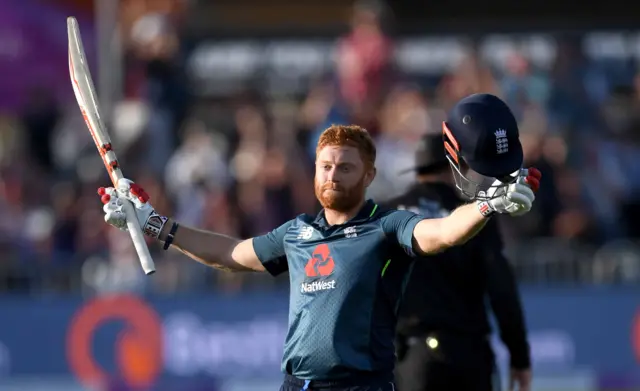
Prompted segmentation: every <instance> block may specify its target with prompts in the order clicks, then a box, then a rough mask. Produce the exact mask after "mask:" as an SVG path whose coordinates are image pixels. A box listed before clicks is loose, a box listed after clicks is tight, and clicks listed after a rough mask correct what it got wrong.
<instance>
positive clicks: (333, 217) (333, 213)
mask: <svg viewBox="0 0 640 391" xmlns="http://www.w3.org/2000/svg"><path fill="white" fill-rule="evenodd" d="M364 203H365V200H362V201H360V203H358V205H356V206H355V207H353V208H352V209H350V210H348V211H345V212H338V211H337V210H333V209H326V208H325V210H324V218H325V219H326V220H327V223H328V224H329V225H339V224H344V223H346V222H347V221H349V220H351V219H352V218H354V217H355V216H356V215H357V214H358V212H359V211H360V209H362V206H363V205H364Z"/></svg>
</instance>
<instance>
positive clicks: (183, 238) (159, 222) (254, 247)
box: [98, 179, 291, 275]
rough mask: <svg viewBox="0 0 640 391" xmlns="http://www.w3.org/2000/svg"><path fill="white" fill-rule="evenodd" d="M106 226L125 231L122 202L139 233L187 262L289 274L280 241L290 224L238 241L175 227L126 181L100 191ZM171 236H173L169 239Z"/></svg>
mask: <svg viewBox="0 0 640 391" xmlns="http://www.w3.org/2000/svg"><path fill="white" fill-rule="evenodd" d="M98 193H99V194H100V195H101V196H102V202H103V203H104V204H105V205H104V208H103V209H104V212H105V216H104V219H105V221H106V222H107V223H109V224H111V225H113V226H115V227H116V228H119V229H121V230H124V231H126V230H127V219H128V218H133V217H132V216H127V215H126V214H125V213H124V212H123V209H122V206H123V199H126V200H129V201H131V202H132V203H133V204H134V206H135V208H134V209H135V212H136V216H135V217H136V218H137V219H138V222H139V223H140V227H141V228H142V231H143V232H144V233H145V234H146V235H147V236H150V237H152V238H154V239H158V240H160V241H161V242H163V243H165V245H166V243H168V239H169V243H170V245H171V246H173V247H174V248H177V249H178V250H180V251H181V252H183V253H184V254H186V255H187V256H189V257H190V258H192V259H194V260H196V261H198V262H200V263H202V264H204V265H207V266H211V267H215V268H218V269H221V270H226V271H232V272H248V271H257V272H264V271H268V272H269V273H271V274H273V275H276V274H279V273H282V272H284V271H286V270H288V264H287V261H286V256H285V253H284V245H283V238H284V234H285V233H286V231H287V229H288V228H289V226H290V225H291V222H288V223H285V224H284V225H282V226H280V227H278V228H276V229H275V230H273V231H271V232H269V233H268V234H266V235H262V236H257V237H255V238H251V239H246V240H241V239H237V238H233V237H230V236H227V235H223V234H219V233H215V232H210V231H204V230H200V229H196V228H191V227H187V226H182V225H179V224H176V222H175V221H174V220H173V219H170V218H167V217H165V216H161V215H159V214H158V213H156V211H155V210H154V209H153V207H152V206H151V204H150V203H149V196H148V195H147V194H146V192H145V191H144V190H143V189H142V188H140V186H138V185H136V184H135V183H133V182H131V181H130V180H128V179H121V180H120V181H119V182H118V189H117V190H116V189H114V188H112V187H110V188H106V189H105V188H100V189H99V190H98ZM171 236H173V237H172V238H171Z"/></svg>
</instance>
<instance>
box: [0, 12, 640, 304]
mask: <svg viewBox="0 0 640 391" xmlns="http://www.w3.org/2000/svg"><path fill="white" fill-rule="evenodd" d="M381 12H382V11H381V10H380V9H378V8H376V7H371V6H366V7H359V8H358V7H357V8H356V10H355V12H354V15H353V20H352V24H351V28H350V31H349V32H348V33H347V34H345V35H344V36H342V37H341V38H339V42H338V51H337V55H336V62H335V67H334V69H333V71H332V72H331V73H330V74H327V75H319V77H318V78H317V79H316V80H314V81H313V82H312V83H310V85H309V87H308V93H307V94H306V95H305V96H302V97H297V96H291V97H278V98H274V97H271V96H265V95H264V94H262V93H261V91H260V90H254V89H250V88H248V89H246V90H245V91H243V92H241V93H237V94H234V95H232V96H228V97H226V98H224V99H210V100H204V99H199V98H196V97H195V96H193V94H192V93H191V91H190V89H189V83H188V80H187V75H186V73H185V69H184V66H183V65H184V64H183V62H184V55H183V53H184V52H183V50H182V47H181V39H180V36H179V34H178V31H179V29H178V28H177V23H179V20H176V18H172V17H171V14H161V13H148V14H144V15H140V16H139V17H138V18H136V19H135V20H133V21H131V23H128V24H127V26H128V27H127V31H126V32H127V33H126V34H125V37H127V39H126V40H125V43H126V49H127V50H126V57H125V60H126V84H125V85H126V88H125V97H124V99H123V100H122V101H120V102H117V104H116V105H115V107H114V113H113V115H112V116H111V117H109V118H107V122H108V124H109V127H110V131H111V133H112V138H113V141H114V146H115V148H116V152H117V153H118V155H119V156H120V160H121V162H122V166H123V168H124V172H125V175H127V176H128V177H130V178H132V179H134V180H135V181H137V182H138V183H139V184H141V185H142V186H143V187H144V188H145V189H146V190H147V192H148V193H149V194H150V196H151V200H152V204H153V205H154V207H155V208H156V209H157V210H158V211H159V212H160V213H163V214H167V215H171V216H175V217H176V218H177V219H178V220H179V221H181V222H183V224H187V225H192V226H198V227H201V228H204V229H210V230H214V231H218V232H222V233H226V234H229V235H234V236H240V237H250V236H253V235H258V234H262V233H265V232H267V231H268V230H270V229H271V228H273V227H275V226H277V225H279V224H281V223H284V222H285V221H287V220H288V219H290V218H292V217H293V216H295V215H296V214H299V213H316V212H317V211H318V208H319V205H318V204H317V202H316V200H315V197H314V194H313V186H312V183H313V174H314V165H313V161H314V155H315V142H316V140H317V138H318V135H319V133H320V132H321V131H322V130H323V129H324V128H326V127H327V126H328V125H330V124H333V123H356V124H360V125H362V126H365V127H366V128H367V129H368V130H369V131H370V132H371V133H372V135H373V136H374V137H375V139H376V142H377V147H378V160H377V167H378V177H377V178H376V180H375V182H374V183H373V185H372V186H371V188H370V189H369V192H370V194H369V196H370V197H372V198H374V199H375V200H378V201H383V200H384V199H386V198H389V197H392V196H395V195H397V194H399V193H401V192H403V191H404V190H405V189H406V188H407V186H409V185H411V183H412V181H413V180H414V178H413V177H412V174H406V175H399V174H398V172H399V171H401V170H403V169H406V168H408V167H411V165H412V159H413V148H414V146H415V145H416V141H417V140H418V139H419V137H420V136H421V135H422V134H424V133H427V132H440V131H441V125H440V124H441V121H442V120H443V119H444V115H445V113H446V110H447V109H448V108H449V107H450V106H451V105H452V104H453V102H455V101H456V100H458V99H460V98H462V97H464V96H466V95H468V94H471V93H474V92H489V93H494V94H496V95H498V96H501V97H502V98H503V99H505V100H506V101H507V102H508V103H509V104H510V106H511V107H512V109H513V111H514V113H515V114H516V115H517V117H518V119H519V121H520V132H521V140H522V143H523V145H524V149H525V158H526V164H527V165H533V166H536V167H538V168H539V169H540V170H541V171H542V172H543V175H544V176H543V183H542V186H541V190H540V193H539V194H538V196H537V201H536V204H535V206H534V209H533V210H532V212H531V213H530V214H528V215H527V216H525V217H522V218H518V219H504V220H503V222H502V223H503V224H502V226H503V228H504V232H505V238H506V239H505V240H506V242H507V243H508V245H509V249H510V251H511V253H512V260H513V262H514V264H515V265H516V266H518V265H520V266H522V267H521V268H519V269H517V270H518V271H519V276H520V277H521V279H522V280H529V281H543V282H544V281H548V280H549V279H553V278H557V279H563V278H564V279H574V280H577V279H580V278H581V276H582V277H583V279H584V278H586V276H591V277H593V276H594V275H596V274H597V275H599V276H605V275H606V276H609V277H610V278H609V279H608V280H607V281H624V280H630V279H633V278H636V279H637V278H638V267H639V266H638V265H640V262H639V261H638V256H637V254H638V251H636V250H635V247H634V245H633V243H634V241H635V240H636V239H637V238H638V237H639V236H640V228H638V225H637V224H635V221H636V220H637V217H638V216H637V215H638V214H640V208H639V206H640V205H639V204H640V153H639V152H640V117H639V116H638V113H640V110H639V109H640V76H638V75H640V74H638V75H636V73H635V68H634V65H631V66H629V64H603V63H594V62H592V61H589V60H588V59H587V58H586V57H585V56H584V55H583V54H582V52H581V50H580V47H579V46H577V45H576V44H575V43H574V42H571V41H570V40H568V41H566V42H560V44H561V47H560V50H558V55H557V58H556V59H555V63H554V65H553V66H552V68H551V69H550V70H541V69H536V68H535V67H534V66H533V65H532V64H531V63H530V62H529V61H528V60H527V59H526V58H525V57H524V56H521V55H520V54H519V53H517V52H514V53H512V54H511V55H510V56H509V57H508V59H507V60H506V63H505V64H504V67H502V68H501V69H500V70H497V69H493V68H491V67H489V66H487V65H486V64H484V63H483V61H482V59H481V58H479V56H478V55H477V54H476V53H475V52H474V50H473V47H470V50H469V52H468V55H467V57H466V58H465V59H464V60H463V61H461V62H460V63H459V65H458V66H456V67H454V69H453V70H452V71H450V72H446V73H444V74H442V75H441V77H439V78H438V80H437V81H436V82H435V83H432V84H430V85H425V84H421V83H418V82H417V81H415V80H411V78H409V77H407V76H406V75H403V74H402V72H400V71H399V69H398V68H397V67H396V66H394V61H393V49H394V40H393V38H391V37H390V36H389V35H387V33H386V32H385V30H384V29H383V28H382V26H381V22H380V15H381ZM2 121H3V123H0V140H1V141H0V209H1V210H2V212H3V215H4V216H5V218H4V219H2V220H0V224H1V225H0V230H1V232H2V235H1V236H0V246H1V248H2V254H3V255H2V262H0V290H4V291H16V292H26V291H28V292H33V293H36V294H37V293H40V292H48V293H50V292H67V291H70V290H74V291H89V292H93V291H107V290H112V289H131V290H145V291H152V292H156V293H169V294H176V293H180V292H189V291H193V290H201V289H215V290H219V291H225V292H229V293H233V292H236V291H239V290H246V289H267V288H268V289H279V288H281V287H283V286H286V283H287V280H286V277H285V278H284V279H281V278H279V279H272V278H271V277H268V276H256V275H249V274H247V275H241V274H230V273H222V272H218V271H215V270H207V269H206V268H205V267H204V266H201V265H199V264H196V263H195V262H192V261H190V260H188V259H187V258H186V257H185V256H184V255H182V254H180V253H178V252H177V251H173V250H170V251H163V250H161V249H160V248H159V246H158V245H157V244H155V243H151V242H150V243H149V244H150V246H151V248H152V249H153V255H154V259H155V260H156V263H157V269H158V270H159V272H158V273H156V274H155V275H154V277H153V278H147V277H145V276H144V275H143V274H142V272H141V271H140V266H139V264H138V261H137V257H136V254H135V251H134V250H133V247H132V245H131V243H130V239H129V238H128V235H127V234H126V233H123V232H120V231H118V230H116V229H114V228H111V227H108V226H107V225H106V224H105V223H104V222H103V216H102V210H101V206H102V205H101V203H100V200H99V197H98V196H97V194H96V189H97V188H98V187H99V186H105V185H108V177H107V176H106V174H105V172H104V167H103V166H102V162H101V161H100V159H99V158H98V155H97V154H96V151H95V146H94V145H93V144H92V140H91V139H90V137H89V134H88V132H87V130H86V127H85V125H84V124H83V122H82V118H81V117H80V115H79V110H78V107H77V105H76V103H75V102H74V101H70V102H60V101H56V99H55V98H54V97H53V95H52V94H50V93H49V92H48V91H47V90H46V88H45V87H44V86H39V87H37V88H34V89H33V91H32V93H31V99H30V101H29V103H28V104H27V105H25V106H24V108H23V110H22V112H20V113H18V115H16V116H13V117H4V119H3V120H2ZM603 254H605V255H603ZM603 256H605V258H606V259H605V260H604V261H603V260H602V259H603ZM611 258H615V259H616V260H618V261H617V262H612V261H610V260H611ZM568 261H570V263H566V262H568ZM540 265H547V266H549V267H550V268H551V269H550V270H556V269H561V271H559V272H557V273H555V272H554V273H551V277H549V274H545V273H543V274H544V275H543V276H540V272H539V270H540ZM558 265H561V266H558ZM562 265H564V266H562ZM596 272H597V273H596ZM554 276H555V277H554Z"/></svg>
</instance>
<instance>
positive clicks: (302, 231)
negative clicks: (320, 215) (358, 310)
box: [285, 224, 387, 281]
mask: <svg viewBox="0 0 640 391" xmlns="http://www.w3.org/2000/svg"><path fill="white" fill-rule="evenodd" d="M386 246H387V240H386V237H385V235H384V233H383V232H382V230H381V229H380V228H379V226H378V225H377V224H362V225H351V226H348V225H347V226H341V227H337V228H327V229H319V228H316V227H313V226H311V225H304V226H301V227H300V228H299V229H298V230H297V232H296V231H292V232H289V233H288V234H287V236H286V237H285V253H286V256H287V262H288V264H289V273H290V277H291V279H292V280H293V281H300V280H310V279H311V280H314V279H328V278H331V279H340V280H344V281H348V280H357V279H359V278H361V277H364V276H365V275H367V274H368V273H369V272H370V273H371V274H372V275H373V274H375V273H377V272H378V271H379V269H381V268H382V265H383V263H384V261H385V258H384V257H385V253H386Z"/></svg>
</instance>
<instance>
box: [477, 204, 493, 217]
mask: <svg viewBox="0 0 640 391" xmlns="http://www.w3.org/2000/svg"><path fill="white" fill-rule="evenodd" d="M476 206H477V207H478V212H480V214H481V215H482V216H483V217H484V218H485V219H488V218H490V217H491V216H493V215H494V214H495V213H496V210H495V208H494V207H493V205H491V203H490V202H489V201H477V202H476Z"/></svg>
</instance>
